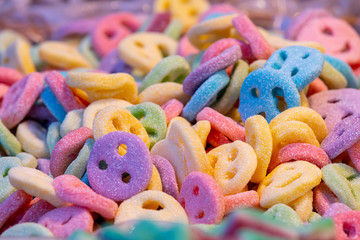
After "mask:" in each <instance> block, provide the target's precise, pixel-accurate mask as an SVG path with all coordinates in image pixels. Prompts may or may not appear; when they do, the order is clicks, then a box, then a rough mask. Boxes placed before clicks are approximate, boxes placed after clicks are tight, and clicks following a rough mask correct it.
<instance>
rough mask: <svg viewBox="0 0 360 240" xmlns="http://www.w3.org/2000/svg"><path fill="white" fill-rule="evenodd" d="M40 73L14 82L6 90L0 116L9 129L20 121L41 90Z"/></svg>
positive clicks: (42, 81)
mask: <svg viewBox="0 0 360 240" xmlns="http://www.w3.org/2000/svg"><path fill="white" fill-rule="evenodd" d="M43 84H44V80H43V77H42V75H41V74H39V73H33V74H30V75H28V76H26V77H25V78H23V79H22V80H20V81H18V82H16V83H15V84H14V85H12V86H11V87H10V89H9V90H8V91H7V92H6V94H5V96H4V99H3V101H2V105H1V109H0V118H1V120H2V122H3V123H4V125H5V126H6V127H7V128H9V129H11V128H13V127H14V126H16V125H17V124H18V123H19V122H21V121H22V120H23V119H24V117H25V116H26V114H27V113H28V112H29V111H30V108H31V107H32V105H33V104H34V103H35V101H36V99H37V97H38V96H39V95H40V93H41V91H42V90H43Z"/></svg>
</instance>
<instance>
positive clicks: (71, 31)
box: [53, 19, 99, 40]
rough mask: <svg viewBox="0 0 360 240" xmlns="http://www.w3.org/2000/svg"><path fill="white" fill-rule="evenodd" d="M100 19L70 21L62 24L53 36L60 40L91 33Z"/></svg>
mask: <svg viewBox="0 0 360 240" xmlns="http://www.w3.org/2000/svg"><path fill="white" fill-rule="evenodd" d="M98 21H99V19H83V20H78V21H75V22H70V23H68V24H65V25H63V26H61V27H60V28H59V29H58V30H57V31H56V32H55V33H54V36H53V39H54V40H60V39H63V38H65V37H69V36H72V35H86V34H88V33H90V32H91V31H92V30H93V29H94V28H95V26H96V24H97V22H98Z"/></svg>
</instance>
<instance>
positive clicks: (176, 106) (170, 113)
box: [161, 99, 184, 124]
mask: <svg viewBox="0 0 360 240" xmlns="http://www.w3.org/2000/svg"><path fill="white" fill-rule="evenodd" d="M161 108H162V109H163V110H164V112H165V115H166V123H167V124H169V123H170V121H171V119H173V118H175V117H177V116H179V115H180V114H181V112H182V110H183V108H184V104H182V103H181V102H180V101H178V100H177V99H171V100H169V101H167V102H166V103H165V104H163V105H162V106H161Z"/></svg>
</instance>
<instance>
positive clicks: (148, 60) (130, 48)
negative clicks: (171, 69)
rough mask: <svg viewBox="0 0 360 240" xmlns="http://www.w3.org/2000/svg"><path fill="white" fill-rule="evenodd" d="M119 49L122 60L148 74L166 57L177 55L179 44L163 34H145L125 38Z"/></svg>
mask: <svg viewBox="0 0 360 240" xmlns="http://www.w3.org/2000/svg"><path fill="white" fill-rule="evenodd" d="M118 49H119V54H120V57H121V59H123V60H124V61H125V62H126V63H127V64H129V65H130V66H132V67H134V68H138V69H140V70H141V71H143V72H144V73H148V72H150V70H151V69H152V68H153V67H155V65H156V64H158V63H159V62H160V61H161V59H163V57H164V55H166V56H169V55H174V54H175V53H176V49H177V42H176V41H175V40H174V39H172V38H171V37H168V36H166V35H164V34H161V33H154V32H143V33H135V34H131V35H129V36H127V37H126V38H124V39H123V40H122V41H121V42H120V44H119V47H118Z"/></svg>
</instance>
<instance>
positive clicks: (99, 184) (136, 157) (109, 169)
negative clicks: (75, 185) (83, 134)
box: [87, 131, 152, 201]
mask: <svg viewBox="0 0 360 240" xmlns="http://www.w3.org/2000/svg"><path fill="white" fill-rule="evenodd" d="M119 146H122V148H123V149H125V151H123V152H121V154H120V153H119V150H118V149H119ZM87 174H88V178H89V182H90V185H91V187H92V188H93V189H94V190H95V192H97V193H99V194H101V195H103V196H104V197H107V198H110V199H112V200H114V201H123V200H126V199H128V198H130V197H132V196H134V195H135V194H137V193H139V192H141V191H143V190H144V189H145V188H146V187H147V186H148V185H149V182H150V179H151V176H152V163H151V158H150V153H149V150H148V147H147V146H146V145H145V143H144V142H143V141H142V140H141V139H140V138H139V137H137V136H136V135H133V134H130V133H127V132H122V131H115V132H111V133H108V134H106V135H105V136H103V137H101V138H99V139H98V140H97V141H96V142H95V144H94V146H93V148H92V150H91V153H90V157H89V161H88V165H87Z"/></svg>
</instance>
